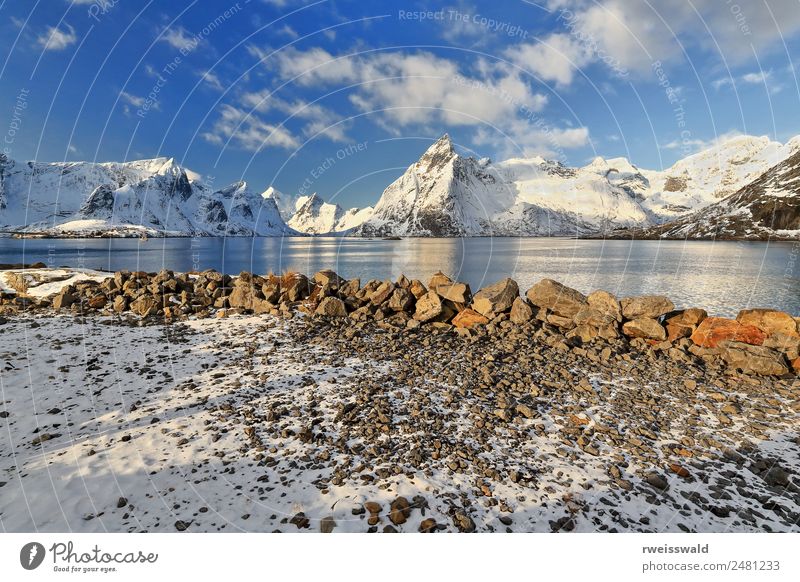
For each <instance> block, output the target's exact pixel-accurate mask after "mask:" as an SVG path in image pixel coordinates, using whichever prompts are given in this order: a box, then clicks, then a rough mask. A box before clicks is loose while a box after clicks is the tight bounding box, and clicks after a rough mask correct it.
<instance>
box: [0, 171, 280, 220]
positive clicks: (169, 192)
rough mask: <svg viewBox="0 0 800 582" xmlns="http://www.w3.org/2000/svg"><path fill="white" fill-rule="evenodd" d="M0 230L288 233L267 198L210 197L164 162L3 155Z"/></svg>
mask: <svg viewBox="0 0 800 582" xmlns="http://www.w3.org/2000/svg"><path fill="white" fill-rule="evenodd" d="M189 176H192V178H191V179H190V177H189ZM0 225H2V226H1V228H2V229H3V230H13V231H21V230H22V231H28V232H47V233H50V234H64V235H66V234H74V235H77V234H97V233H104V234H111V235H130V234H136V233H142V232H144V233H149V234H162V235H164V234H166V235H175V236H188V235H224V234H228V235H231V236H236V235H253V234H256V235H261V236H277V235H281V234H291V233H292V231H291V230H290V229H289V228H288V227H287V226H286V224H285V223H284V221H283V219H282V218H281V216H280V213H279V212H278V209H277V206H276V205H275V201H274V200H272V199H265V198H262V197H261V196H260V195H258V194H254V193H253V192H251V191H250V190H249V189H248V188H247V185H246V184H245V183H243V182H240V183H236V184H233V185H231V186H228V187H227V188H223V189H222V190H218V191H214V190H212V189H210V188H209V187H207V186H206V185H204V184H203V183H202V181H201V180H200V179H199V177H198V176H197V175H196V174H194V173H192V172H191V171H189V170H186V169H185V168H182V167H181V166H179V165H178V164H177V163H176V162H175V160H173V159H171V158H169V159H168V158H156V159H152V160H140V161H133V162H125V163H115V162H111V163H91V162H62V163H41V162H27V163H19V162H15V161H14V160H10V159H8V158H6V157H5V156H3V157H2V158H0Z"/></svg>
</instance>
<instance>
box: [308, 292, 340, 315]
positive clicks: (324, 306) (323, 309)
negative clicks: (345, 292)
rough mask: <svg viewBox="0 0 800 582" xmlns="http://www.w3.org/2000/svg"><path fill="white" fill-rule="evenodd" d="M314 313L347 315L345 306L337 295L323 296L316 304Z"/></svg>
mask: <svg viewBox="0 0 800 582" xmlns="http://www.w3.org/2000/svg"><path fill="white" fill-rule="evenodd" d="M314 314H316V315H323V316H325V317H347V306H345V304H344V301H342V300H341V299H339V298H338V297H325V298H324V299H323V300H322V301H320V302H319V305H317V309H316V310H315V311H314Z"/></svg>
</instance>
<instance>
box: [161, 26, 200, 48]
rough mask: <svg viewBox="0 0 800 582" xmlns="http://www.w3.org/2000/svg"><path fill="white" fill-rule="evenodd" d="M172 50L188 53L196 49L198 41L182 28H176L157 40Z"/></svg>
mask: <svg viewBox="0 0 800 582" xmlns="http://www.w3.org/2000/svg"><path fill="white" fill-rule="evenodd" d="M159 40H161V41H163V42H165V43H167V44H168V45H170V46H171V47H172V48H174V49H177V50H179V51H181V52H183V53H189V52H191V51H193V50H194V49H196V48H197V47H198V45H199V44H200V41H199V40H198V39H197V38H195V36H194V35H193V34H191V33H190V32H189V31H187V30H186V29H185V28H183V27H182V26H176V27H173V28H170V29H169V30H167V31H166V32H165V33H164V34H163V35H162V36H161V38H160V39H159Z"/></svg>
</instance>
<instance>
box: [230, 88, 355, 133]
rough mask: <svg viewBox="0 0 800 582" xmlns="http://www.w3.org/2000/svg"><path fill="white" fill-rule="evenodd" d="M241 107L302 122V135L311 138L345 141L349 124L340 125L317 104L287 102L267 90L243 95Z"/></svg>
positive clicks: (339, 119)
mask: <svg viewBox="0 0 800 582" xmlns="http://www.w3.org/2000/svg"><path fill="white" fill-rule="evenodd" d="M240 103H241V105H242V106H243V107H245V108H247V109H249V110H255V111H258V112H259V113H268V112H273V111H277V112H280V113H283V114H285V115H286V116H287V117H286V120H284V121H288V120H289V119H290V118H293V119H298V120H304V121H306V122H307V123H306V124H305V126H304V127H303V135H305V136H306V137H313V136H316V135H322V136H324V137H327V138H328V139H330V140H332V141H339V142H343V141H347V139H348V137H347V135H346V133H345V132H346V129H347V126H348V125H349V124H347V123H341V116H339V115H338V114H336V113H334V112H333V111H331V110H330V109H328V108H326V107H323V106H322V105H319V104H318V103H308V102H307V101H304V100H302V99H295V100H294V101H287V100H285V99H281V98H279V97H276V96H275V95H272V94H271V92H270V91H269V90H264V91H255V92H250V93H244V94H243V95H242V96H241V98H240Z"/></svg>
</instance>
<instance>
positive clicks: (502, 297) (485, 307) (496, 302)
mask: <svg viewBox="0 0 800 582" xmlns="http://www.w3.org/2000/svg"><path fill="white" fill-rule="evenodd" d="M517 297H519V286H518V285H517V282H516V281H514V280H513V279H503V280H502V281H498V282H497V283H494V284H492V285H489V286H488V287H484V288H483V289H481V290H480V291H478V292H477V293H476V294H475V296H474V297H473V298H472V309H474V310H475V311H477V312H478V313H480V314H481V315H485V316H486V317H488V318H489V319H494V318H495V317H496V316H498V315H500V314H501V313H504V312H506V311H508V310H509V309H511V306H512V305H513V304H514V300H515V299H517Z"/></svg>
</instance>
